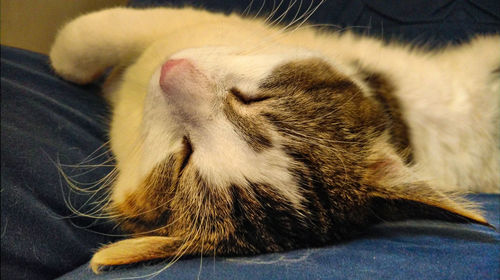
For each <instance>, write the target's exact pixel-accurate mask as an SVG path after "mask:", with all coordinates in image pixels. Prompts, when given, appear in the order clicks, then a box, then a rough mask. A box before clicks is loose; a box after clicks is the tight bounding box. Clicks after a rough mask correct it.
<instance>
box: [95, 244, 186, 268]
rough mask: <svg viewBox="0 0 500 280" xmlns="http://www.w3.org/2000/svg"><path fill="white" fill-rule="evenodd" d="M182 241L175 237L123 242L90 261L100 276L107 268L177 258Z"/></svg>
mask: <svg viewBox="0 0 500 280" xmlns="http://www.w3.org/2000/svg"><path fill="white" fill-rule="evenodd" d="M180 246H181V240H180V239H179V238H175V237H166V236H146V237H137V238H131V239H125V240H121V241H118V242H115V243H112V244H109V245H106V246H104V247H102V248H101V249H99V250H98V251H97V252H96V253H95V254H94V256H93V257H92V259H91V260H90V267H91V268H92V271H94V273H96V274H98V273H100V272H101V271H102V269H103V268H105V267H110V266H117V265H125V264H133V263H138V262H143V261H148V260H154V259H164V258H168V257H172V256H176V255H177V253H178V249H179V248H180Z"/></svg>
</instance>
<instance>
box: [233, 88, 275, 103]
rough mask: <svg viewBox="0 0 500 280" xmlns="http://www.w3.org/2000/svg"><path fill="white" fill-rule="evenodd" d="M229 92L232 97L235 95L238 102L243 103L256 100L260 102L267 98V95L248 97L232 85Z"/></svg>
mask: <svg viewBox="0 0 500 280" xmlns="http://www.w3.org/2000/svg"><path fill="white" fill-rule="evenodd" d="M229 93H230V94H232V95H233V96H234V97H236V99H237V100H238V101H239V102H240V103H242V104H245V105H249V104H252V103H256V102H260V101H264V100H266V99H269V96H252V97H249V96H248V95H245V94H244V93H242V92H241V91H240V90H239V89H237V88H234V87H233V88H231V89H229Z"/></svg>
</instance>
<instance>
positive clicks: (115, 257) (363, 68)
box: [50, 8, 500, 272]
mask: <svg viewBox="0 0 500 280" xmlns="http://www.w3.org/2000/svg"><path fill="white" fill-rule="evenodd" d="M50 59H51V63H52V66H53V68H54V69H55V71H56V72H57V73H58V74H59V75H61V76H62V77H63V78H65V79H67V80H69V81H72V82H75V83H79V84H85V83H89V82H91V81H93V80H95V79H96V78H98V77H99V76H100V75H102V74H103V73H104V72H105V71H107V70H108V69H109V68H111V67H112V68H113V70H112V72H111V73H110V74H109V76H108V78H107V81H106V83H105V85H104V88H103V91H104V94H105V96H106V98H107V99H108V100H109V102H110V104H111V106H112V108H113V114H112V120H111V128H110V148H111V150H112V152H113V154H114V156H115V158H116V171H117V172H118V173H117V174H118V175H117V177H116V180H115V181H114V183H113V185H112V186H111V198H110V202H109V207H108V209H107V213H108V215H109V217H113V218H114V219H115V220H116V222H117V223H118V224H120V226H121V227H122V228H123V229H124V230H126V231H129V232H131V233H133V235H134V238H130V239H125V240H122V241H119V242H116V243H114V244H110V245H106V246H104V247H103V248H101V249H100V250H99V251H97V253H96V254H95V255H94V257H93V258H92V261H91V266H92V268H93V270H94V271H95V272H98V271H99V270H100V269H101V268H102V267H105V266H114V265H121V264H128V263H135V262H140V261H145V260H151V259H162V258H165V259H168V258H170V259H173V260H175V259H176V258H178V257H180V256H182V255H200V254H204V255H214V254H216V255H241V254H257V253H264V252H276V251H283V250H289V249H294V248H301V247H307V246H320V245H324V244H331V243H334V242H336V241H339V240H342V239H345V238H350V237H352V236H354V235H355V234H356V233H358V232H361V231H363V230H364V229H366V228H367V227H368V226H370V225H373V224H376V223H379V222H382V221H397V220H403V219H438V220H445V221H451V222H473V223H478V224H483V225H489V224H488V222H487V221H486V220H485V219H484V218H483V217H482V216H481V214H480V212H479V211H478V210H477V207H476V206H475V205H474V204H473V203H470V202H468V201H466V200H465V199H463V198H460V197H459V196H457V195H454V193H455V192H456V191H478V192H499V191H500V168H499V166H500V151H499V138H500V133H499V130H500V117H499V107H500V36H489V37H478V38H476V39H474V40H472V41H471V42H469V43H467V44H464V45H462V46H454V47H452V46H450V47H447V48H445V49H442V50H439V51H432V52H429V51H424V50H419V49H417V48H411V47H409V46H404V45H399V44H384V43H382V42H381V41H379V40H376V39H373V38H363V37H359V36H356V35H353V34H351V33H348V32H345V33H342V34H336V33H332V32H328V31H324V30H323V31H318V30H315V29H313V28H310V27H307V26H300V27H284V26H269V25H267V24H266V22H265V21H263V20H260V19H249V18H243V17H240V16H238V15H235V14H231V15H224V14H217V13H210V12H207V11H202V10H196V9H191V8H184V9H171V8H157V9H145V10H135V9H128V8H114V9H109V10H104V11H100V12H95V13H91V14H88V15H84V16H82V17H79V18H77V19H76V20H74V21H72V22H70V23H69V24H67V25H66V26H65V27H64V28H63V29H62V30H61V31H60V32H59V35H58V37H57V39H56V41H55V43H54V45H53V47H52V50H51V52H50Z"/></svg>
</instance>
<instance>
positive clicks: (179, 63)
mask: <svg viewBox="0 0 500 280" xmlns="http://www.w3.org/2000/svg"><path fill="white" fill-rule="evenodd" d="M194 70H195V68H194V66H193V64H191V62H189V60H187V59H184V58H181V59H170V60H167V62H165V63H164V64H163V65H162V66H161V74H160V87H161V89H162V90H163V91H164V92H165V93H167V92H170V91H172V89H173V88H172V87H175V86H176V85H175V84H176V83H179V82H182V80H183V77H186V76H190V75H192V74H193V72H194Z"/></svg>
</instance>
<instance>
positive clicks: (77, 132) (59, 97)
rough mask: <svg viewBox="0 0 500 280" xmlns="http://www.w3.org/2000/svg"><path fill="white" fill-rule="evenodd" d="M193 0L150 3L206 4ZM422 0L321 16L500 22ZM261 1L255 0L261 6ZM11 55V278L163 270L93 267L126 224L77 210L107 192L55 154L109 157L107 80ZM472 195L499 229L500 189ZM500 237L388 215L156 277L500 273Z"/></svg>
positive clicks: (7, 240) (488, 13)
mask: <svg viewBox="0 0 500 280" xmlns="http://www.w3.org/2000/svg"><path fill="white" fill-rule="evenodd" d="M189 1H191V0H185V1H142V3H146V2H149V3H150V4H151V3H153V2H162V3H166V2H175V3H176V4H179V3H180V2H183V3H194V2H196V3H194V4H198V3H199V2H198V1H191V2H189ZM132 2H135V4H137V2H139V1H132ZM266 2H267V4H266V5H271V3H272V2H273V1H266ZM276 2H279V1H276ZM418 2H421V1H404V3H405V4H397V3H400V2H398V1H395V2H393V3H386V2H385V1H366V2H364V1H361V0H352V1H350V0H337V1H326V2H325V4H324V5H323V7H322V8H321V9H320V10H318V11H317V12H316V13H315V14H314V15H313V17H312V18H311V19H312V20H313V21H314V22H321V23H331V24H336V25H339V27H341V28H343V27H346V26H362V27H356V28H354V30H355V31H358V32H361V33H367V34H373V35H383V36H384V37H385V38H391V37H394V36H396V37H401V38H403V39H405V40H409V41H415V42H430V44H431V45H438V44H444V43H447V42H450V41H451V42H457V41H461V40H464V39H466V38H468V37H469V36H470V35H471V34H477V33H495V32H498V31H499V30H500V19H499V17H500V16H499V15H500V2H498V1H479V0H470V1H425V4H423V3H421V4H420V5H418V6H416V5H413V4H415V3H418ZM206 3H210V5H208V4H203V5H204V6H205V7H208V8H211V9H214V10H223V11H228V10H229V9H231V8H233V7H236V8H237V9H239V10H243V9H244V8H245V7H246V6H247V3H248V2H247V1H244V4H241V3H243V2H242V1H224V0H214V1H206ZM261 3H262V2H261V1H254V12H255V11H256V9H258V8H259V7H260V4H261ZM384 3H385V4H384ZM401 3H402V2H401ZM143 5H144V4H143ZM415 7H420V8H418V9H414V8H415ZM265 9H268V10H269V7H268V6H266V7H265ZM290 14H291V15H293V14H294V12H290ZM1 60H2V61H1V62H2V64H1V92H2V95H1V114H2V115H1V187H2V192H1V203H2V209H1V215H2V216H1V245H2V262H1V273H2V279H53V278H54V277H58V276H62V278H61V279H95V278H102V279H113V278H117V277H131V276H145V275H148V274H149V273H154V272H157V271H159V270H160V269H162V268H163V267H164V265H163V264H156V265H151V266H145V265H143V264H140V265H138V266H135V267H134V266H132V267H127V268H122V269H117V270H114V271H110V272H107V273H104V274H102V275H99V276H95V275H94V274H92V273H91V272H90V270H89V269H88V264H86V262H87V261H88V260H89V258H90V256H91V254H92V250H93V249H95V248H97V247H98V246H99V244H102V243H106V242H110V241H112V240H114V238H111V237H108V236H106V235H103V234H102V233H104V234H110V233H111V234H117V233H116V232H114V231H113V227H114V225H113V224H112V223H110V222H109V221H106V220H97V221H96V220H95V219H91V218H83V217H75V216H74V215H72V213H71V211H70V210H69V209H68V207H67V205H66V204H65V202H64V201H65V200H64V197H68V196H69V197H70V198H71V202H72V205H74V206H75V207H76V208H77V209H82V211H83V212H86V211H89V210H92V209H93V207H96V205H95V204H93V203H95V202H96V201H99V200H101V199H102V198H103V197H102V196H103V195H104V194H102V193H99V194H98V195H97V196H93V197H91V196H90V194H88V195H85V194H76V193H69V191H68V188H67V187H66V185H65V183H64V182H63V180H62V177H61V176H60V173H59V171H58V169H57V167H56V164H55V163H57V162H61V163H67V164H77V163H79V162H82V161H85V163H86V164H98V163H102V162H103V161H104V160H106V158H107V157H108V156H109V155H107V154H103V155H102V156H100V157H98V158H95V159H93V160H89V159H88V158H87V157H88V156H89V155H91V154H92V153H93V152H94V151H96V150H97V149H98V148H99V147H100V146H101V145H103V143H104V142H105V141H106V130H107V125H106V118H107V115H108V109H107V107H106V105H105V103H104V101H103V100H102V98H101V97H100V96H99V94H98V92H99V88H98V85H96V84H94V85H89V86H85V87H81V86H76V85H73V84H70V83H67V82H65V81H63V80H61V79H59V78H57V77H55V75H54V74H53V73H52V71H51V70H50V67H49V66H48V63H47V62H48V60H47V57H46V56H43V55H39V54H34V53H31V52H27V51H22V50H18V49H13V48H6V47H2V50H1ZM101 152H103V150H99V151H98V152H97V153H96V154H93V155H92V156H91V157H92V158H93V157H95V156H97V155H98V154H100V153H101ZM65 171H66V172H69V175H71V176H73V177H74V178H77V179H78V180H79V181H82V182H93V181H96V180H98V179H100V178H102V177H103V176H105V174H107V172H109V168H108V167H105V166H103V167H99V168H95V169H93V170H91V171H90V172H89V171H88V170H87V169H86V170H78V169H75V168H72V167H69V168H65ZM472 199H474V200H476V201H478V202H480V203H483V204H484V205H485V210H486V211H487V212H486V216H487V218H488V219H489V220H490V221H491V222H492V223H493V224H494V225H495V226H496V227H497V228H498V227H499V219H500V217H499V213H500V209H499V208H500V202H499V200H500V196H498V195H475V196H472ZM499 244H500V236H499V233H498V232H496V231H494V230H492V229H489V228H486V227H482V226H477V225H456V224H446V223H427V222H423V221H422V222H416V221H408V222H404V223H396V224H383V225H380V226H377V227H374V228H372V229H371V230H369V231H368V232H367V234H366V235H365V236H364V237H362V238H359V239H356V240H352V241H348V242H345V243H342V244H338V245H335V246H330V247H324V248H316V249H304V250H296V251H292V252H285V253H281V254H268V255H260V256H255V257H240V258H215V259H214V258H209V257H205V258H203V261H202V262H201V259H200V258H192V259H184V260H181V261H179V262H177V263H176V264H174V265H173V266H172V267H170V268H168V269H166V270H164V271H162V272H161V273H160V275H159V276H158V277H157V278H155V279H193V278H196V277H198V275H199V276H200V278H201V279H279V278H281V279H388V278H390V279H497V277H498V275H500V271H499V270H500V269H499V263H500V250H499V249H500V248H499ZM200 267H201V268H200Z"/></svg>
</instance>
